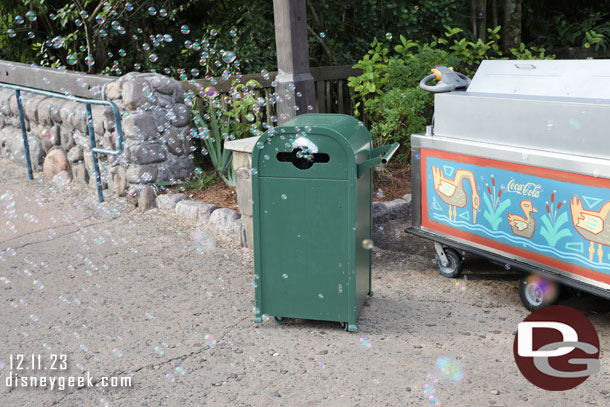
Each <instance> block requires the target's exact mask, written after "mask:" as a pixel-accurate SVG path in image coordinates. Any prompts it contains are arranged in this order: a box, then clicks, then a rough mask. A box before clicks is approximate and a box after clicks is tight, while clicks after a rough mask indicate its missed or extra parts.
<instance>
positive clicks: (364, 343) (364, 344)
mask: <svg viewBox="0 0 610 407" xmlns="http://www.w3.org/2000/svg"><path fill="white" fill-rule="evenodd" d="M360 346H362V347H363V348H367V349H369V348H370V347H371V340H370V339H369V338H367V337H365V336H363V337H362V338H360Z"/></svg>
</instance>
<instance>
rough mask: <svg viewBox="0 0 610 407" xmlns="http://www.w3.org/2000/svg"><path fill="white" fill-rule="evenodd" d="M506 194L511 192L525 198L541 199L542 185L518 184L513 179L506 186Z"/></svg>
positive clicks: (531, 183)
mask: <svg viewBox="0 0 610 407" xmlns="http://www.w3.org/2000/svg"><path fill="white" fill-rule="evenodd" d="M506 192H511V193H515V194H519V195H523V196H529V197H532V198H540V193H541V192H542V185H540V184H536V183H534V182H526V183H525V184H518V183H516V182H515V180H514V179H512V178H511V180H510V181H508V184H507V185H506Z"/></svg>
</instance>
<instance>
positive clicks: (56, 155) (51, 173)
mask: <svg viewBox="0 0 610 407" xmlns="http://www.w3.org/2000/svg"><path fill="white" fill-rule="evenodd" d="M42 170H43V172H44V175H46V176H47V178H49V179H53V178H54V177H55V176H56V175H57V174H59V173H60V172H62V171H66V172H68V173H69V174H71V172H70V165H69V164H68V157H66V153H64V151H63V150H61V149H59V148H56V149H54V150H51V151H49V153H48V154H47V156H46V158H45V159H44V163H43V165H42ZM70 178H71V175H70Z"/></svg>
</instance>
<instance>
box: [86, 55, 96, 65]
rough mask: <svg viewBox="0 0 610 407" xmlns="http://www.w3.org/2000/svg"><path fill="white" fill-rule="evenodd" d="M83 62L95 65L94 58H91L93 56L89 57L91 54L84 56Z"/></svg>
mask: <svg viewBox="0 0 610 407" xmlns="http://www.w3.org/2000/svg"><path fill="white" fill-rule="evenodd" d="M85 64H87V66H93V65H95V59H93V57H91V56H86V57H85Z"/></svg>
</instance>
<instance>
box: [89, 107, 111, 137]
mask: <svg viewBox="0 0 610 407" xmlns="http://www.w3.org/2000/svg"><path fill="white" fill-rule="evenodd" d="M91 117H92V118H93V130H94V132H95V134H96V135H102V134H104V132H105V131H106V128H105V127H104V124H105V123H106V122H108V121H111V120H114V114H113V113H112V109H111V108H110V107H108V106H103V105H92V106H91ZM113 123H114V121H113Z"/></svg>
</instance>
